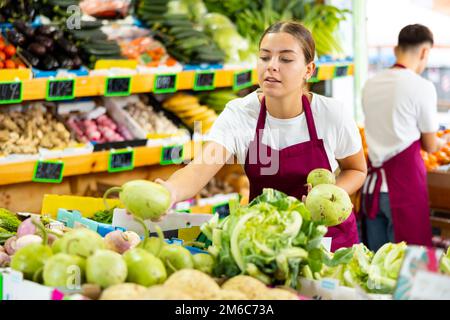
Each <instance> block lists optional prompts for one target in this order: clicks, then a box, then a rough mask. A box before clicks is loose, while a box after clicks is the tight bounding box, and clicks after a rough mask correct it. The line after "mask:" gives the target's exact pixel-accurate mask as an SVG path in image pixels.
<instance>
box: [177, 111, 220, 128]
mask: <svg viewBox="0 0 450 320" xmlns="http://www.w3.org/2000/svg"><path fill="white" fill-rule="evenodd" d="M216 116H217V115H216V112H215V111H214V110H211V109H210V110H208V111H206V112H203V113H201V114H199V115H196V116H193V117H190V118H186V119H184V120H183V121H184V122H185V123H186V124H187V125H188V126H191V125H193V124H194V122H195V121H202V122H203V121H206V120H207V119H209V118H213V117H216Z"/></svg>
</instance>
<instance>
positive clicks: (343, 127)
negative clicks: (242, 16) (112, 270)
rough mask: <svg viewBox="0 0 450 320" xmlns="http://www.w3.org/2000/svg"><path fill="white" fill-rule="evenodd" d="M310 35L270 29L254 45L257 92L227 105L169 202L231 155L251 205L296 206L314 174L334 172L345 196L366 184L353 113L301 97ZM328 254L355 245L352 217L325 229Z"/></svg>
mask: <svg viewBox="0 0 450 320" xmlns="http://www.w3.org/2000/svg"><path fill="white" fill-rule="evenodd" d="M314 53H315V44H314V40H313V38H312V35H311V33H310V32H309V31H308V30H307V29H306V28H305V27H303V26H302V25H301V24H299V23H296V22H278V23H276V24H274V25H272V26H270V27H269V28H268V29H267V30H266V31H265V32H264V34H263V36H262V38H261V40H260V52H259V60H258V64H257V72H258V82H259V85H260V90H257V91H255V92H253V93H250V94H249V95H247V96H246V97H244V98H239V99H235V100H232V101H230V102H229V103H228V105H227V107H226V108H225V110H224V111H223V112H222V113H221V114H220V116H219V118H218V119H217V120H216V122H215V123H214V125H213V127H212V129H211V131H210V133H209V135H208V138H207V141H208V142H207V143H206V144H205V146H204V147H203V150H202V154H201V155H199V156H196V157H195V158H194V160H193V161H192V162H191V163H190V164H189V165H187V166H186V167H184V168H183V169H180V170H178V171H177V172H175V173H174V174H173V175H172V176H171V177H170V178H169V179H168V180H167V181H162V180H157V181H158V182H159V183H161V184H163V185H164V186H166V187H167V188H168V189H169V190H170V191H171V192H172V197H173V199H172V200H173V201H174V202H177V201H181V200H184V199H187V198H190V197H192V196H194V195H196V194H197V193H198V192H199V191H200V190H201V188H203V187H204V186H205V185H206V184H207V183H208V181H209V180H210V179H211V178H212V177H213V176H214V175H215V174H216V173H217V172H218V171H219V170H220V169H221V168H222V166H223V165H224V164H225V163H226V162H227V161H228V160H229V159H230V158H232V157H233V156H236V157H237V159H238V161H239V162H240V163H241V164H243V165H244V169H245V172H246V174H247V176H248V178H249V180H250V200H251V199H252V198H254V197H256V196H258V195H259V194H261V192H262V189H263V188H274V189H277V190H280V191H283V192H285V193H287V194H289V195H292V196H295V197H297V198H299V199H302V197H303V196H304V195H306V194H307V191H308V189H307V186H306V177H307V175H308V173H309V172H310V171H311V170H313V169H316V168H326V169H329V170H331V171H333V172H334V171H336V169H338V168H339V169H340V174H339V176H338V177H337V185H338V186H340V187H341V188H343V189H345V190H346V191H347V192H348V193H349V194H352V193H354V192H356V191H357V190H358V189H359V188H360V187H361V186H362V184H363V182H364V179H365V177H366V163H365V159H364V155H363V151H362V146H361V138H360V135H359V132H358V129H357V127H356V124H355V122H354V120H353V119H352V116H351V113H350V112H348V111H346V110H345V108H344V106H343V105H342V104H341V103H339V102H338V101H336V100H333V99H330V98H326V97H324V96H320V95H317V94H313V93H309V92H307V91H306V90H305V84H306V81H307V80H308V79H309V78H310V77H311V76H312V74H313V73H314V70H315V64H314V62H313V60H314ZM327 236H329V237H332V246H331V249H332V251H334V250H336V249H338V248H340V247H344V246H345V247H347V246H351V245H353V244H354V243H357V242H358V234H357V228H356V220H355V216H354V214H352V215H351V216H350V217H349V218H348V219H347V220H346V221H344V222H343V223H342V224H341V225H338V226H336V227H331V228H329V231H328V234H327Z"/></svg>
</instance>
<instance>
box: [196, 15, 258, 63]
mask: <svg viewBox="0 0 450 320" xmlns="http://www.w3.org/2000/svg"><path fill="white" fill-rule="evenodd" d="M201 23H202V25H203V27H204V30H205V32H206V33H207V34H208V35H209V36H211V37H212V39H213V40H214V42H215V43H216V44H217V45H218V46H219V48H220V49H222V51H223V52H225V55H226V58H225V61H226V62H228V63H242V62H249V63H250V62H254V61H255V59H254V57H255V56H253V55H252V53H251V52H250V51H251V49H250V43H249V41H248V40H247V39H245V38H244V37H242V36H241V35H240V34H239V32H238V31H237V29H236V26H235V25H234V24H233V23H232V22H231V21H230V19H228V18H227V17H226V16H224V15H222V14H220V13H208V14H206V15H205V16H203V18H202V19H201Z"/></svg>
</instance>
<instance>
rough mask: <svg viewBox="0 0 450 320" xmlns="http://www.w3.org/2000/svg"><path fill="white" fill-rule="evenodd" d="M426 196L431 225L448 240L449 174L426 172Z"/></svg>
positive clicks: (449, 227)
mask: <svg viewBox="0 0 450 320" xmlns="http://www.w3.org/2000/svg"><path fill="white" fill-rule="evenodd" d="M428 194H429V198H430V207H431V209H432V215H431V217H430V220H431V225H432V226H433V227H434V228H436V229H438V230H440V234H441V236H442V237H443V238H449V239H450V172H445V171H430V172H428Z"/></svg>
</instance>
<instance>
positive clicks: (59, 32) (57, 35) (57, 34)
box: [52, 30, 64, 40]
mask: <svg viewBox="0 0 450 320" xmlns="http://www.w3.org/2000/svg"><path fill="white" fill-rule="evenodd" d="M52 38H53V39H54V40H57V39H59V38H64V32H63V31H62V30H55V32H53V33H52Z"/></svg>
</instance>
